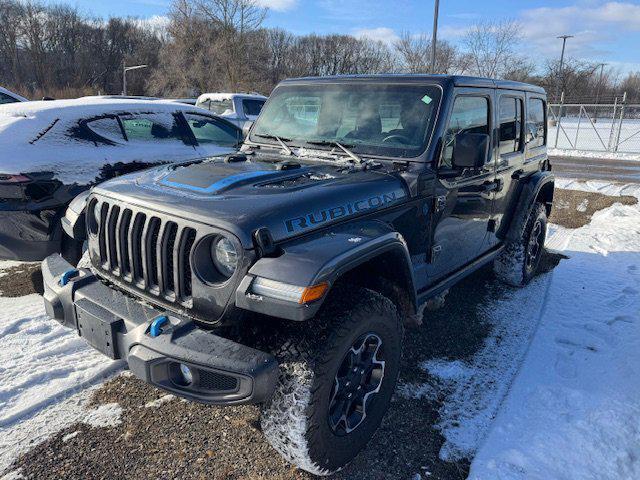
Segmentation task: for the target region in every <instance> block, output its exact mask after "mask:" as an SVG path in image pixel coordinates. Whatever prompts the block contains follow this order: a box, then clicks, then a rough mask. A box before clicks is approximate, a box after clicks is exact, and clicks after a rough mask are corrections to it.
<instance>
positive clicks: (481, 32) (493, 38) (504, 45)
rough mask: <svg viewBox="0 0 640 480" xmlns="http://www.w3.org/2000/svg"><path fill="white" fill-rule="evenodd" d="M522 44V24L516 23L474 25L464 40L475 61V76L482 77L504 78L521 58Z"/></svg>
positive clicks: (472, 66)
mask: <svg viewBox="0 0 640 480" xmlns="http://www.w3.org/2000/svg"><path fill="white" fill-rule="evenodd" d="M519 41H520V34H519V25H518V23H516V22H514V21H510V20H509V21H503V22H482V23H478V24H476V25H473V26H472V27H471V28H470V29H469V31H468V32H467V34H466V35H465V38H464V41H463V44H464V46H465V47H466V50H467V52H468V55H469V56H470V59H471V62H472V65H471V71H472V73H473V74H475V75H478V76H481V77H489V78H500V77H503V76H504V74H505V73H506V72H508V71H509V70H510V64H511V63H512V62H514V61H515V60H516V58H517V55H516V54H515V52H516V47H517V45H518V43H519Z"/></svg>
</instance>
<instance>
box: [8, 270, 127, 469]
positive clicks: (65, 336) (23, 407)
mask: <svg viewBox="0 0 640 480" xmlns="http://www.w3.org/2000/svg"><path fill="white" fill-rule="evenodd" d="M12 265H15V262H0V275H1V274H2V272H1V271H2V269H6V268H7V267H9V266H12ZM121 368H122V363H121V362H114V361H111V360H109V359H108V358H107V357H105V356H103V355H101V354H100V353H98V352H96V351H95V350H93V349H92V348H90V347H89V346H88V345H87V344H86V343H85V342H84V340H82V339H81V338H80V337H79V336H78V335H77V334H76V333H75V332H73V331H70V330H69V329H66V328H64V327H63V326H62V325H60V324H59V323H58V322H56V321H54V320H51V319H50V318H48V317H47V316H46V314H45V312H44V306H43V303H42V298H41V297H40V296H39V295H35V294H33V295H27V296H24V297H19V298H2V297H0V472H2V471H3V470H4V469H5V468H6V467H7V466H8V464H9V463H10V462H11V461H12V460H13V459H14V458H15V456H16V455H17V454H19V453H21V452H23V451H25V450H26V449H27V448H29V447H31V446H33V444H34V442H35V443H38V441H41V440H44V439H45V438H46V437H47V436H49V435H51V434H54V433H56V432H57V431H59V430H61V429H62V428H65V427H67V426H69V425H71V424H73V423H75V422H78V421H86V422H88V423H92V422H93V420H95V418H96V412H95V411H91V410H87V409H84V408H82V405H84V404H85V403H86V400H87V399H88V391H87V389H90V387H92V386H94V385H98V384H100V383H102V381H103V380H104V378H105V377H106V376H108V375H109V374H112V373H114V372H116V371H118V370H119V369H121ZM78 394H79V395H78ZM101 413H109V412H108V411H104V412H103V411H102V410H100V411H98V414H97V415H98V417H99V416H100V414H101ZM112 413H113V412H112ZM92 419H93V420H92ZM93 423H95V422H93ZM93 423H92V424H93ZM99 423H100V422H99Z"/></svg>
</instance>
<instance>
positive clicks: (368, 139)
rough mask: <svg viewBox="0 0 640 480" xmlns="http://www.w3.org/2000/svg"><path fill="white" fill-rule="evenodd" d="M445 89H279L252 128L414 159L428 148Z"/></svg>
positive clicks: (256, 132)
mask: <svg viewBox="0 0 640 480" xmlns="http://www.w3.org/2000/svg"><path fill="white" fill-rule="evenodd" d="M439 103H440V89H439V88H438V87H435V86H424V85H398V84H395V85H380V84H367V83H343V84H321V83H316V84H311V85H284V86H281V87H278V88H277V89H276V90H275V91H274V92H273V94H272V96H271V98H270V99H269V102H267V104H266V105H265V106H264V108H263V109H262V113H261V114H260V117H258V120H257V122H256V124H255V126H254V128H253V129H252V131H251V140H252V141H254V142H260V143H265V142H267V141H268V142H269V143H274V144H277V141H276V140H275V139H274V138H271V139H266V138H265V137H269V136H272V137H273V136H278V137H280V138H282V139H283V140H285V141H287V142H288V143H289V145H292V146H303V147H304V146H308V147H314V148H317V145H318V144H320V145H322V144H325V143H326V145H327V146H328V147H330V146H331V145H332V144H333V143H334V142H338V143H340V144H342V145H344V146H348V147H349V148H351V149H352V150H353V151H355V152H358V153H363V154H370V155H380V156H393V157H415V156H418V155H419V154H420V153H422V151H423V150H424V149H425V147H426V144H427V141H428V138H429V135H428V134H429V133H430V132H431V129H432V128H433V122H434V119H435V116H436V115H435V114H436V112H437V109H438V105H439Z"/></svg>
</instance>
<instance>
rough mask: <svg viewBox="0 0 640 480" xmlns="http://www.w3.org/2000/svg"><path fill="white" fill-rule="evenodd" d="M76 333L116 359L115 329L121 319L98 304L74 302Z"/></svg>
mask: <svg viewBox="0 0 640 480" xmlns="http://www.w3.org/2000/svg"><path fill="white" fill-rule="evenodd" d="M76 316H77V319H78V333H79V334H80V336H81V337H82V338H84V339H85V340H86V341H87V343H89V345H91V346H92V347H93V348H95V349H96V350H98V351H99V352H101V353H103V354H104V355H106V356H108V357H109V358H112V359H114V360H116V359H118V358H119V356H118V349H117V348H116V330H117V327H118V326H119V325H120V323H121V322H122V319H120V318H118V317H116V316H115V315H113V314H112V313H111V312H109V311H108V310H106V309H104V308H102V307H100V306H99V305H95V304H91V303H89V302H87V303H83V302H82V301H81V302H78V304H76Z"/></svg>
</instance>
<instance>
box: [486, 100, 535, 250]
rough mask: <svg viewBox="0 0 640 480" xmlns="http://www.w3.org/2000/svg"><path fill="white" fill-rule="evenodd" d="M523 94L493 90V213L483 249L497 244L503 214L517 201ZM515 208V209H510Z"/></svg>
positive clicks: (522, 143)
mask: <svg viewBox="0 0 640 480" xmlns="http://www.w3.org/2000/svg"><path fill="white" fill-rule="evenodd" d="M525 102H526V98H525V94H524V92H519V91H514V90H496V111H495V121H496V122H495V125H496V128H495V130H494V135H495V138H496V147H497V148H496V149H495V164H496V182H497V188H496V189H495V190H494V213H493V216H492V225H491V228H490V229H489V230H490V232H489V235H488V237H487V247H489V248H490V247H492V246H494V245H496V244H497V243H498V241H499V240H498V238H497V237H496V235H495V232H496V231H497V230H498V228H499V227H500V225H501V223H502V221H503V218H504V212H506V211H509V208H510V204H511V202H514V201H516V200H517V191H516V190H517V182H516V181H515V179H517V178H519V177H520V176H521V175H523V172H524V164H525V141H524V128H525V127H524V123H525ZM513 207H514V208H515V205H513Z"/></svg>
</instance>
